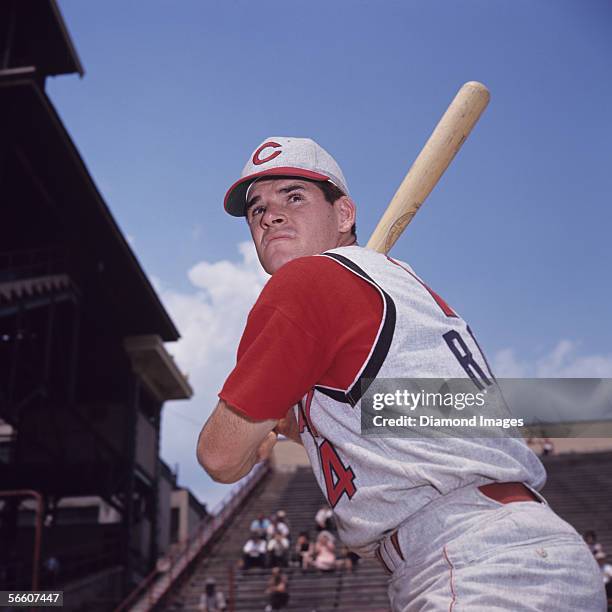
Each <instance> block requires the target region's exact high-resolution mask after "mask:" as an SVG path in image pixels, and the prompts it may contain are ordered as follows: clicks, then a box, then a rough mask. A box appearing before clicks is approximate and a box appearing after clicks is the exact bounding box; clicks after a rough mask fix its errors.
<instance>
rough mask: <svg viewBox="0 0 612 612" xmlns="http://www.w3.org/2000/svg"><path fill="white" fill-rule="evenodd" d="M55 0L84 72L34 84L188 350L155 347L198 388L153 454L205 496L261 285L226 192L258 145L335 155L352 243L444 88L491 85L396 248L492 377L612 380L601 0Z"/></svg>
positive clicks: (608, 51)
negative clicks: (209, 420)
mask: <svg viewBox="0 0 612 612" xmlns="http://www.w3.org/2000/svg"><path fill="white" fill-rule="evenodd" d="M59 5H60V7H61V10H62V13H63V16H64V19H65V20H66V23H67V26H68V29H69V31H70V33H71V35H72V38H73V41H74V43H75V46H76V48H77V50H78V53H79V55H80V58H81V60H82V63H83V65H84V67H85V70H86V74H85V77H84V78H83V79H82V80H80V79H79V78H78V77H76V76H70V77H59V78H56V79H50V80H49V82H48V86H47V90H48V92H49V95H50V97H51V99H52V100H53V102H54V104H55V105H56V108H57V109H58V112H59V113H60V115H61V117H62V119H63V121H64V122H65V125H66V126H67V128H68V130H69V132H70V133H71V135H72V137H73V138H74V140H75V142H76V144H77V146H78V148H79V150H80V152H81V154H82V156H83V158H84V159H85V162H86V164H87V166H88V168H89V170H90V172H91V173H92V175H93V176H94V179H95V180H96V182H97V184H98V186H99V188H100V190H101V191H102V193H103V195H104V197H105V199H106V202H107V204H108V206H109V207H110V209H111V211H112V212H113V214H114V216H115V218H116V219H117V221H118V223H119V225H120V226H121V228H122V229H123V231H124V232H125V233H126V235H128V236H129V237H130V241H131V243H132V246H133V248H134V251H135V253H136V255H137V256H138V258H139V260H140V262H141V263H142V265H143V267H144V269H145V270H146V272H147V273H148V274H149V276H150V277H151V278H152V279H154V281H155V283H156V286H157V287H158V288H159V290H160V293H161V294H162V298H163V299H164V301H165V303H166V304H167V306H168V308H169V310H170V311H171V313H172V315H173V318H174V319H175V321H176V322H177V325H178V326H179V329H180V330H181V332H182V334H183V336H184V338H185V340H184V343H183V344H184V347H183V348H179V347H176V349H173V347H169V349H170V350H171V351H173V352H174V353H176V355H177V360H178V361H179V363H180V364H181V365H182V366H183V367H184V368H185V369H188V370H189V371H190V374H191V376H192V380H193V381H194V385H195V386H196V391H197V393H196V397H195V398H194V400H192V401H191V402H188V403H183V404H180V405H179V404H171V405H169V406H168V407H167V408H166V409H165V411H166V415H167V416H166V417H165V419H164V433H163V435H164V441H163V444H162V450H163V452H164V455H165V457H166V459H167V460H168V461H169V462H170V463H176V462H178V463H180V464H181V474H182V475H183V477H184V479H185V481H186V482H187V484H189V485H190V486H192V487H193V488H194V490H195V491H196V492H197V493H198V494H199V495H200V497H202V498H203V499H204V498H205V499H207V500H208V501H214V500H216V499H218V497H219V496H220V495H221V494H222V492H224V491H225V488H219V487H212V486H211V485H210V484H209V482H208V481H207V479H206V477H205V476H204V475H203V474H200V472H199V471H198V469H197V466H195V461H194V459H193V456H192V454H189V453H188V452H187V451H186V450H185V448H187V447H189V444H191V442H192V441H193V436H194V435H197V431H196V430H197V426H198V425H199V424H201V423H202V422H203V421H204V419H205V418H206V415H207V414H208V412H209V411H210V408H211V407H212V403H213V402H214V396H215V392H216V390H218V387H219V386H220V384H221V383H222V382H223V377H224V373H223V372H224V371H226V370H228V369H229V368H231V360H232V358H233V357H232V355H233V353H234V351H235V346H234V343H235V339H236V338H237V337H238V336H239V333H240V328H241V325H242V323H243V318H244V316H245V314H246V312H247V311H248V307H249V305H250V304H249V301H250V300H253V299H254V297H255V296H256V295H257V291H258V288H259V287H260V286H261V284H262V283H263V282H264V281H265V279H264V277H263V276H262V275H261V274H260V273H259V271H258V270H257V266H256V263H255V262H254V261H253V260H252V254H250V253H249V251H248V249H247V248H246V247H244V246H243V247H240V248H241V249H242V250H239V247H238V245H239V244H240V243H242V242H245V241H247V240H248V239H249V235H248V232H247V228H246V225H245V224H244V223H243V222H241V221H240V220H236V219H234V218H232V217H229V216H228V215H226V214H225V213H224V212H223V210H222V199H223V195H224V192H225V190H226V188H227V187H228V186H229V185H230V184H231V183H232V182H233V181H234V180H235V179H236V178H237V177H238V175H239V173H240V170H241V168H242V166H243V164H244V162H245V161H246V159H247V156H248V155H249V154H250V153H251V151H252V150H253V149H254V148H255V147H256V146H257V145H258V144H259V143H260V142H261V141H262V140H263V139H264V138H266V137H268V136H276V135H287V136H309V137H312V138H314V139H315V140H317V141H318V142H319V143H320V144H322V145H323V146H324V147H325V148H326V149H328V150H329V151H330V152H331V153H332V155H334V157H335V158H336V159H337V161H338V162H339V163H340V165H341V167H342V168H343V171H344V174H345V176H346V177H347V180H348V183H349V188H350V190H351V193H352V196H353V198H354V199H355V201H356V202H357V205H358V230H359V236H360V240H361V242H362V243H365V242H366V241H367V238H368V236H369V234H370V233H371V231H372V230H373V229H374V226H375V224H376V221H377V219H378V218H379V216H380V215H381V214H382V212H383V211H384V209H385V207H386V205H387V203H388V201H389V200H390V198H391V196H392V195H393V193H394V191H395V189H396V188H397V186H398V185H399V183H400V182H401V180H402V178H403V177H404V175H405V173H406V171H407V170H408V168H409V166H410V164H411V163H412V161H413V160H414V158H415V157H416V155H417V154H418V152H419V150H420V149H421V147H422V146H423V144H424V143H425V141H426V139H427V137H428V136H429V134H430V132H431V130H432V129H433V127H434V125H435V124H436V122H437V121H438V119H439V117H440V116H441V114H442V113H443V111H444V110H445V108H446V107H447V105H448V104H449V102H450V100H451V99H452V98H453V96H454V94H455V92H456V91H457V89H458V88H459V87H460V85H461V84H462V83H463V82H465V81H469V80H479V81H482V82H484V83H485V84H486V85H487V86H488V87H489V89H490V90H491V103H490V105H489V108H488V109H487V111H486V112H485V114H484V115H483V117H482V119H481V121H480V123H479V124H478V125H477V126H476V128H475V130H474V132H473V133H472V135H471V136H470V139H469V140H468V141H467V143H466V145H465V146H464V148H463V149H462V150H461V151H460V153H459V154H458V156H457V158H456V159H455V161H454V162H453V164H452V165H451V167H450V168H449V170H448V171H447V172H446V174H445V175H444V177H443V178H442V180H441V182H440V184H439V185H438V186H437V187H436V189H435V190H434V192H433V193H432V194H431V196H430V197H429V200H428V201H427V202H426V203H425V205H424V206H423V208H422V209H421V211H420V212H419V214H418V215H417V217H416V219H415V221H414V222H413V224H412V225H411V226H410V227H409V229H408V230H407V231H406V233H405V234H404V236H403V237H402V238H401V239H400V241H399V242H398V244H397V245H396V246H395V247H394V249H393V251H392V254H393V255H394V256H395V257H397V258H400V259H404V260H406V261H408V262H409V263H410V264H411V265H412V266H413V267H414V269H415V270H416V271H417V273H419V274H420V275H421V276H422V277H423V278H424V279H425V280H426V281H427V282H428V284H429V285H431V286H432V287H433V288H434V289H435V290H436V291H438V292H439V293H440V294H441V295H443V296H444V298H445V299H446V300H447V301H448V302H449V303H450V304H451V305H452V306H453V307H454V308H455V309H456V310H458V311H459V312H460V313H461V314H462V315H463V317H464V318H465V319H466V320H467V321H468V322H469V323H470V325H471V327H472V328H473V329H474V330H475V332H476V334H477V336H478V338H479V341H480V343H481V345H483V348H484V349H485V351H486V352H487V353H488V354H489V355H490V356H493V361H494V362H496V363H497V364H498V367H499V369H501V370H502V374H503V373H504V372H506V373H509V374H510V375H515V374H517V373H518V374H523V375H537V374H538V373H545V374H551V373H553V374H559V375H562V374H564V373H565V374H567V373H573V374H576V372H578V373H580V374H581V375H584V376H588V375H597V376H601V375H608V376H612V369H610V373H607V372H608V368H612V348H610V345H611V341H612V331H611V328H610V324H609V313H610V303H611V302H612V290H611V285H610V281H609V276H610V273H609V269H610V263H611V261H612V242H611V241H610V239H609V233H610V229H609V228H610V226H611V225H612V212H611V209H610V204H611V196H612V172H611V166H612V164H611V162H612V154H611V146H610V143H611V142H612V122H611V121H610V116H609V108H610V100H612V80H611V79H610V78H609V75H610V74H612V37H611V36H610V31H611V26H612V5H611V4H610V3H609V2H606V1H604V0H589V1H588V2H585V1H583V0H573V1H567V0H554V1H553V0H548V1H544V0H540V1H535V0H531V1H521V0H507V1H506V0H470V1H468V0H454V1H450V0H448V1H447V2H441V1H429V2H425V1H421V2H416V1H411V0H402V1H390V0H370V1H361V0H342V1H340V0H335V1H331V2H330V1H328V2H319V1H318V0H317V1H311V2H308V3H306V2H297V1H295V2H286V1H285V2H280V1H276V0H264V1H262V2H257V3H254V2H249V1H247V0H231V1H226V2H213V1H208V2H204V1H195V0H191V1H188V0H182V1H181V2H175V3H170V2H168V1H164V2H162V1H161V0H150V1H148V2H143V1H140V2H136V1H132V2H119V1H116V0H107V1H106V2H104V3H91V2H87V3H85V2H82V0H59ZM251 303H252V302H251ZM228 304H231V306H230V307H229V308H228ZM228 312H229V313H231V316H230V315H228ZM204 327H206V329H203V328H204ZM203 344H205V345H206V347H203V346H202V345H203ZM551 364H552V365H551ZM555 367H556V369H555ZM498 373H499V372H498ZM172 415H176V416H172ZM193 432H195V434H194V433H193ZM189 448H191V447H189Z"/></svg>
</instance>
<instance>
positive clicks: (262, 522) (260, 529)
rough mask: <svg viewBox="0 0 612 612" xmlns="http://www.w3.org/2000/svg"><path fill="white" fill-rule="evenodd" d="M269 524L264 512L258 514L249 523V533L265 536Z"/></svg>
mask: <svg viewBox="0 0 612 612" xmlns="http://www.w3.org/2000/svg"><path fill="white" fill-rule="evenodd" d="M269 526H270V519H268V518H266V516H265V514H260V515H259V516H258V517H257V518H256V519H253V521H252V523H251V534H254V533H257V534H259V535H260V536H262V537H263V536H265V535H266V532H267V530H268V527H269Z"/></svg>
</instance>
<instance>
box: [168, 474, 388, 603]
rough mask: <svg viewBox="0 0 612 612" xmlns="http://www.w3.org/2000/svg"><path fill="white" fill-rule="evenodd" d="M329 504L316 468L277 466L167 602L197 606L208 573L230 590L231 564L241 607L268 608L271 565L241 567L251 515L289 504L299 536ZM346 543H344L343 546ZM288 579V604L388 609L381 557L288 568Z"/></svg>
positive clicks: (312, 532) (293, 533) (294, 532)
mask: <svg viewBox="0 0 612 612" xmlns="http://www.w3.org/2000/svg"><path fill="white" fill-rule="evenodd" d="M324 504H325V499H324V498H323V496H322V495H321V492H320V490H319V487H318V485H317V483H316V481H315V479H314V476H313V475H312V471H311V470H310V468H298V470H297V471H296V472H295V473H290V474H286V473H278V472H275V473H273V474H271V476H270V477H269V478H268V479H267V481H266V483H265V484H264V485H263V487H262V488H261V489H260V490H259V493H258V494H256V495H254V496H251V498H249V500H248V501H247V503H246V504H245V507H244V508H242V509H241V510H240V511H239V513H238V514H237V515H236V517H235V518H234V520H233V523H232V525H230V526H229V528H228V529H227V531H226V532H225V535H224V537H223V538H222V539H221V540H220V541H219V542H217V543H216V544H215V545H214V546H213V547H212V548H211V551H210V553H209V554H208V555H207V556H206V557H205V558H203V559H202V560H201V561H200V562H199V563H198V566H197V567H196V568H195V570H194V572H193V573H192V575H191V577H190V578H189V579H188V580H187V581H186V583H185V584H184V585H183V587H182V589H181V590H180V591H179V592H178V593H177V594H176V595H175V596H174V597H173V599H172V600H171V601H170V602H169V603H168V604H167V605H166V607H165V608H164V609H165V610H168V611H174V610H183V611H191V610H193V611H196V610H197V609H198V602H199V599H200V594H201V593H203V592H204V585H205V582H206V579H207V578H208V577H213V578H215V580H216V581H217V586H218V588H220V589H221V590H222V591H223V592H224V593H225V595H226V597H227V596H228V594H229V568H230V567H233V568H234V572H235V574H234V575H235V580H234V584H235V591H234V592H235V607H234V609H235V610H236V612H240V611H245V612H246V611H259V610H263V609H264V608H265V606H266V604H267V603H268V596H267V595H266V594H265V588H266V585H267V581H268V578H269V576H270V570H262V569H258V568H253V569H250V570H248V571H244V570H240V569H237V561H238V560H239V559H240V558H241V555H242V547H243V546H244V543H245V541H246V540H247V538H248V536H249V527H250V524H251V521H252V520H253V519H254V518H256V517H257V515H258V514H265V515H266V516H269V515H271V514H273V513H274V512H276V511H277V510H285V512H286V513H287V518H288V523H289V526H290V529H291V536H292V540H293V542H294V541H295V539H296V538H297V536H298V534H299V533H300V532H301V531H308V532H309V533H310V535H311V538H313V539H314V537H315V533H316V532H315V529H314V516H315V514H316V512H317V510H318V509H319V508H320V507H321V506H322V505H324ZM341 548H342V547H341V545H338V549H339V552H340V550H341ZM283 571H284V573H285V574H286V576H287V579H288V587H289V594H290V599H289V604H288V606H287V607H286V608H285V609H286V610H295V611H303V612H312V611H313V610H316V611H317V612H328V611H330V612H331V611H332V610H333V611H336V612H338V611H340V612H341V611H346V612H387V611H388V610H389V605H388V600H387V576H386V574H385V572H384V571H383V570H382V568H380V566H379V565H378V563H376V562H375V561H368V560H362V561H361V562H360V563H359V565H358V567H357V569H356V570H355V571H354V572H350V571H348V570H345V569H338V570H336V571H334V572H318V571H315V570H309V571H307V572H304V571H302V569H301V568H296V567H288V568H284V569H283Z"/></svg>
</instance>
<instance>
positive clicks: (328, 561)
mask: <svg viewBox="0 0 612 612" xmlns="http://www.w3.org/2000/svg"><path fill="white" fill-rule="evenodd" d="M306 567H315V568H316V569H318V570H321V571H322V572H331V571H333V570H335V569H336V543H335V538H334V536H333V535H332V534H331V533H330V532H329V531H321V533H319V535H318V536H317V541H316V543H315V546H314V553H313V555H312V556H309V557H307V560H306Z"/></svg>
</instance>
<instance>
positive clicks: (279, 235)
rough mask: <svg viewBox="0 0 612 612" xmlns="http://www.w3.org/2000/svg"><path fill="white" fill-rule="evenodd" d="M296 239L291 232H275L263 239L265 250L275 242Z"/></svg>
mask: <svg viewBox="0 0 612 612" xmlns="http://www.w3.org/2000/svg"><path fill="white" fill-rule="evenodd" d="M292 238H295V235H294V234H292V233H289V232H275V233H274V234H269V235H268V236H266V237H265V238H264V239H263V247H264V249H265V248H267V247H268V245H269V244H270V243H271V242H273V241H275V240H291V239H292Z"/></svg>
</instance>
